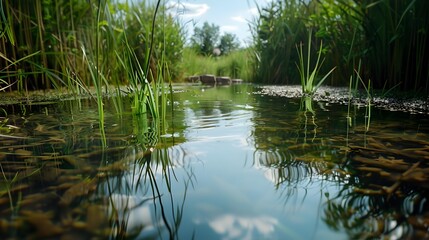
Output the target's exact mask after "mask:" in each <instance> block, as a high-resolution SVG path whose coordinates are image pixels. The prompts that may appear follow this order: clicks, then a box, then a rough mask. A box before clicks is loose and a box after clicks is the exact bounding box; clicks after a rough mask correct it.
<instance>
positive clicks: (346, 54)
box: [252, 0, 429, 93]
mask: <svg viewBox="0 0 429 240" xmlns="http://www.w3.org/2000/svg"><path fill="white" fill-rule="evenodd" d="M428 8H429V2H428V1H424V0H405V1H403V0H379V1H373V0H364V1H358V0H324V1H320V0H311V1H300V0H275V1H272V2H271V3H270V4H269V5H267V6H266V7H264V8H258V10H259V17H258V18H257V19H255V21H254V22H253V25H252V33H253V36H254V47H255V66H254V73H255V78H254V79H255V80H256V81H257V82H261V83H278V84H295V83H297V80H298V79H299V78H300V77H299V72H297V71H296V70H295V69H293V66H294V65H295V63H297V62H299V56H298V54H297V53H295V51H292V49H293V48H294V46H296V45H298V44H300V43H301V42H305V38H306V37H305V36H306V35H307V34H308V31H309V30H312V31H313V32H315V34H314V35H313V37H312V39H311V41H312V42H320V41H323V43H324V48H323V54H324V55H325V56H326V61H325V64H324V66H323V67H322V69H323V70H325V71H329V69H332V68H333V67H334V66H336V67H337V71H335V73H333V75H332V78H330V80H331V81H330V84H332V85H346V84H347V82H346V80H347V79H348V76H350V74H351V73H353V71H354V69H355V68H356V66H357V64H358V63H359V62H361V63H362V68H361V70H362V72H360V73H359V74H361V75H362V77H363V78H364V79H372V86H373V87H374V88H378V89H392V88H396V87H400V88H401V89H402V90H415V91H424V92H426V93H428V92H429V72H428V71H427V67H425V66H428V64H429V48H427V45H428V43H427V42H428V40H427V39H428V37H427V35H428V34H429V15H428V14H427V13H426V9H428ZM311 51H312V53H311V54H312V55H314V53H315V52H317V49H312V50H311Z"/></svg>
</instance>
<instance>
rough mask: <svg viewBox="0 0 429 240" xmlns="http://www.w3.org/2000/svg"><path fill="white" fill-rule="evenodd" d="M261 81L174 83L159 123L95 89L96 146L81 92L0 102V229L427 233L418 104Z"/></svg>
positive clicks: (168, 235) (287, 235) (49, 235)
mask: <svg viewBox="0 0 429 240" xmlns="http://www.w3.org/2000/svg"><path fill="white" fill-rule="evenodd" d="M263 88H264V86H254V85H245V84H243V85H233V86H228V87H209V86H176V87H175V90H174V94H173V95H172V99H171V101H170V102H169V107H170V108H171V109H172V110H170V111H168V112H167V115H168V116H167V119H166V122H165V124H163V125H162V126H159V125H155V124H154V123H152V122H150V121H147V118H146V116H135V115H132V114H131V113H129V112H128V110H129V109H130V105H129V103H128V101H127V100H124V101H123V102H122V103H118V102H117V101H115V99H106V105H105V109H106V113H105V121H104V127H105V133H104V134H105V137H106V142H105V145H104V146H103V139H104V137H103V135H102V132H101V131H100V121H99V116H98V113H97V106H96V103H95V101H93V100H88V99H86V100H85V99H84V100H65V101H61V102H56V103H52V102H46V103H43V104H38V105H24V106H17V105H15V106H3V108H4V109H5V110H6V111H7V112H8V115H7V117H2V118H0V121H1V123H0V140H1V142H0V167H1V169H0V170H1V173H0V176H1V177H0V187H1V188H0V235H1V238H2V239H22V238H26V239H90V238H91V239H123V238H130V239H358V238H360V239H367V238H388V239H401V238H428V237H429V233H428V230H429V209H428V207H429V205H428V204H429V203H428V201H427V200H428V196H429V195H428V188H429V185H428V182H429V168H428V161H429V136H428V133H429V121H428V119H427V115H419V114H409V113H404V112H389V111H385V110H381V109H376V108H371V109H370V110H371V114H370V115H369V114H368V110H369V107H368V106H350V107H349V108H348V106H347V105H338V104H330V103H327V102H313V101H311V99H298V98H286V97H280V96H271V95H269V94H263V93H262V92H263V91H261V90H262V89H263ZM121 104H122V105H123V106H122V107H123V108H122V109H123V112H120V111H119V110H118V109H120V105H121ZM159 132H162V136H161V137H160V138H158V137H157V136H158V134H157V133H159Z"/></svg>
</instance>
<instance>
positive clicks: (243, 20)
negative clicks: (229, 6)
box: [231, 16, 247, 23]
mask: <svg viewBox="0 0 429 240" xmlns="http://www.w3.org/2000/svg"><path fill="white" fill-rule="evenodd" d="M231 19H232V20H234V21H236V22H240V23H247V21H246V19H245V18H244V17H242V16H235V17H232V18H231Z"/></svg>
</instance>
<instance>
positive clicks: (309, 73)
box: [297, 32, 335, 95]
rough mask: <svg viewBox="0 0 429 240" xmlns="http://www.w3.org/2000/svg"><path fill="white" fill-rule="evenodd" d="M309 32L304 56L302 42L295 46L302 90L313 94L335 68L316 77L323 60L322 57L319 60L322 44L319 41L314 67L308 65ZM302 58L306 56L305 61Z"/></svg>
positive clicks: (309, 49)
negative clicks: (321, 76)
mask: <svg viewBox="0 0 429 240" xmlns="http://www.w3.org/2000/svg"><path fill="white" fill-rule="evenodd" d="M311 35H312V34H311V32H310V34H309V35H308V44H307V45H308V46H307V55H306V56H304V54H303V52H302V44H301V45H300V46H299V48H298V47H297V51H298V55H299V65H298V70H299V75H300V79H301V86H302V92H303V93H304V94H310V95H311V94H314V93H315V92H316V90H317V89H318V88H319V87H320V85H321V84H322V83H323V82H324V81H325V80H326V78H327V77H328V76H329V75H330V74H331V73H332V72H333V71H334V70H335V67H334V68H332V69H331V70H330V71H329V72H328V73H327V74H326V75H325V76H324V77H323V78H322V79H320V80H318V79H317V77H318V75H319V70H320V68H321V66H322V64H323V62H324V61H325V59H323V60H322V61H321V62H320V57H321V55H322V50H323V44H322V43H320V49H319V52H318V54H317V60H316V63H315V65H314V67H312V68H311V67H310V65H311ZM304 58H307V62H306V63H304Z"/></svg>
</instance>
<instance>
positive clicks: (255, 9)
mask: <svg viewBox="0 0 429 240" xmlns="http://www.w3.org/2000/svg"><path fill="white" fill-rule="evenodd" d="M248 11H249V13H250V14H251V15H253V16H257V15H258V13H259V12H258V8H256V7H253V8H250V9H249V10H248Z"/></svg>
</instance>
